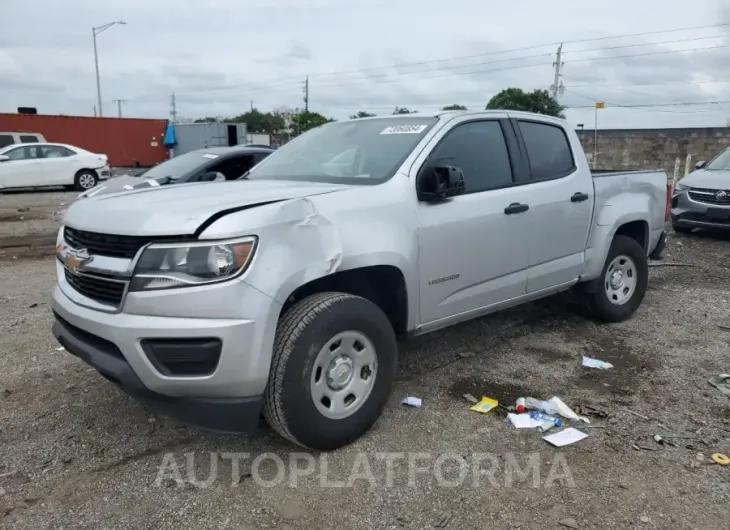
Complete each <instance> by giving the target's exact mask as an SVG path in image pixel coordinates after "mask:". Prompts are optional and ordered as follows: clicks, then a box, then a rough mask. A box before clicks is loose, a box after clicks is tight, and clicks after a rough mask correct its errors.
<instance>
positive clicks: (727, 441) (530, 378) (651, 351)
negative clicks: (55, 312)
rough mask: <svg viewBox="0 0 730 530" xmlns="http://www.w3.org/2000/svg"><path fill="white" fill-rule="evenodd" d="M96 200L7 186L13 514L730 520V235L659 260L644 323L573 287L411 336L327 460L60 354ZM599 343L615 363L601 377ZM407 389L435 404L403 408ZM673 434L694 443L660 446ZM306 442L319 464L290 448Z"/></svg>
mask: <svg viewBox="0 0 730 530" xmlns="http://www.w3.org/2000/svg"><path fill="white" fill-rule="evenodd" d="M74 196H75V194H69V193H24V194H11V195H8V194H6V195H0V278H2V281H0V329H1V330H2V332H1V333H0V525H3V526H7V527H14V528H29V529H42V528H62V527H63V528H69V527H73V528H125V529H126V528H176V529H177V528H332V529H335V528H337V529H341V528H431V527H434V526H435V527H444V526H446V527H448V528H566V527H573V528H629V527H630V528H724V527H727V514H728V508H727V507H728V505H729V504H728V503H729V502H730V466H725V467H721V466H719V465H716V464H714V463H709V462H710V460H709V458H710V455H711V454H712V453H714V452H722V453H726V454H730V401H729V400H728V399H727V398H726V397H723V396H722V395H721V394H720V392H718V391H717V390H716V389H715V388H713V387H712V386H710V385H709V384H708V382H707V380H708V378H709V377H711V376H712V375H715V374H719V373H721V372H730V354H728V343H729V342H730V332H728V331H727V330H723V329H721V328H720V327H718V326H720V325H725V326H728V325H730V281H729V280H728V278H730V259H729V258H730V241H729V240H728V239H722V238H719V239H718V238H714V237H709V236H698V235H694V236H690V237H687V236H684V237H681V236H675V237H673V239H672V240H671V248H670V250H669V256H668V258H667V260H666V261H667V262H669V263H682V264H685V265H689V266H681V267H669V266H664V267H655V268H652V276H651V281H650V288H649V292H648V294H647V297H646V300H645V303H644V304H643V306H642V307H641V309H640V310H639V312H638V314H637V315H636V317H635V318H634V319H632V320H631V321H629V322H626V323H622V324H618V325H610V326H608V325H597V324H595V323H593V322H590V321H588V320H586V319H585V318H584V317H583V316H581V315H580V314H579V312H578V311H577V310H576V309H574V308H573V306H572V305H571V303H570V299H569V298H568V297H565V298H561V299H554V300H549V301H543V302H540V303H536V304H533V305H530V306H528V307H525V308H520V309H518V310H513V311H508V312H506V313H502V314H499V315H495V316H492V317H488V318H483V319H480V320H477V321H474V322H470V323H467V324H464V325H460V326H457V327H455V328H452V329H449V330H447V331H444V332H439V333H435V334H432V335H429V336H426V337H422V338H419V339H417V340H414V341H412V342H410V343H407V344H405V345H404V346H403V348H402V356H401V361H400V367H399V380H398V383H397V384H396V386H395V388H394V392H393V396H392V400H391V402H390V404H389V406H388V407H387V410H386V411H385V414H384V416H383V418H382V419H381V421H380V422H379V423H378V424H377V425H376V427H375V429H374V430H373V431H372V432H371V433H370V434H368V435H367V436H365V437H364V438H363V439H361V440H360V441H358V442H357V443H355V444H354V445H352V446H350V447H348V448H346V449H343V450H340V451H336V452H334V453H331V454H327V455H314V460H312V461H309V460H307V459H306V455H302V454H300V453H298V451H299V449H298V448H295V447H292V446H291V445H288V444H286V443H284V442H283V441H282V440H280V439H279V438H278V437H276V436H275V435H274V434H272V433H271V432H270V431H269V430H267V429H266V428H265V427H262V428H261V429H260V432H258V433H257V434H256V435H254V436H253V437H251V438H250V439H248V438H244V437H236V436H225V435H216V434H210V433H207V432H203V431H199V430H196V429H192V428H188V427H181V426H179V425H176V424H175V423H173V422H172V421H169V420H167V419H166V418H164V417H160V416H158V415H156V414H154V413H153V412H151V411H149V410H147V409H145V408H143V407H142V406H141V405H139V404H137V403H136V402H134V401H133V400H132V399H130V398H128V397H127V396H125V395H124V394H123V393H121V392H120V391H119V390H117V389H116V388H114V387H113V386H112V385H111V384H110V383H108V382H107V381H106V380H104V379H103V378H102V377H100V376H99V375H97V374H96V372H94V371H93V370H90V369H89V368H87V366H86V365H84V364H83V363H82V362H81V361H79V360H77V359H75V358H74V357H72V356H70V355H69V354H68V353H66V352H63V351H57V344H55V343H54V340H53V337H52V335H51V333H50V327H51V320H52V317H51V314H50V309H49V304H48V296H49V292H50V289H51V286H52V284H53V281H54V270H53V258H52V254H53V246H54V242H55V230H56V229H57V226H58V223H59V218H60V214H58V213H57V212H61V211H62V210H63V209H65V208H66V207H67V205H68V204H69V203H70V202H71V200H72V199H73V197H74ZM21 217H22V219H21ZM582 354H587V355H590V356H594V357H597V358H600V359H603V360H605V361H608V362H611V363H613V364H614V368H613V369H612V370H607V371H599V370H592V369H587V368H582V367H581V365H580V364H581V363H580V359H581V355H582ZM464 393H470V394H473V395H476V396H480V395H482V394H484V395H489V396H492V397H495V398H498V399H499V400H500V401H501V402H504V403H509V404H511V403H513V401H514V399H515V398H516V397H518V396H525V395H529V396H535V397H543V398H548V397H550V396H553V395H558V396H560V397H562V399H563V400H564V401H566V402H567V403H568V404H570V405H571V406H578V405H582V406H583V407H585V408H584V411H585V412H586V413H590V414H591V416H590V418H591V420H592V423H591V426H592V427H593V428H586V429H585V432H586V433H588V435H589V436H588V438H586V439H584V440H582V441H580V442H578V443H576V444H575V445H572V446H568V447H563V448H560V449H557V448H554V447H552V446H550V445H549V444H547V443H546V442H544V441H543V440H542V439H541V437H540V435H539V434H538V433H536V432H531V431H528V430H523V431H518V430H516V429H514V428H513V427H512V426H511V425H510V424H508V423H506V422H505V413H504V411H503V410H501V409H498V410H494V411H492V412H490V413H488V414H487V415H481V414H477V413H474V412H471V411H469V410H468V408H467V403H466V401H465V400H464V398H463V397H462V395H463V394H464ZM405 396H419V397H421V398H423V406H422V407H421V408H409V407H405V406H401V405H400V404H399V403H400V400H401V399H402V398H403V397H405ZM588 407H593V409H590V408H588ZM597 411H598V412H597ZM629 411H632V412H633V413H631V412H629ZM634 413H635V414H634ZM639 415H641V416H644V417H645V418H642V417H641V416H639ZM668 431H671V432H674V433H681V434H683V435H685V436H692V437H693V438H678V439H676V440H677V443H678V445H679V447H672V446H667V445H662V444H660V443H657V442H656V441H655V440H654V439H653V436H654V435H655V434H658V433H663V432H668ZM233 452H241V453H248V454H249V455H250V458H248V459H247V460H242V461H241V463H240V468H239V471H238V472H235V470H234V469H233V466H232V465H231V459H230V458H228V457H225V456H222V457H221V453H233ZM211 453H218V455H219V456H217V457H216V458H215V459H214V460H212V461H211V459H210V454H211ZM264 453H273V455H268V456H264V457H260V458H259V459H258V460H254V457H256V456H257V455H262V454H264ZM386 453H394V455H391V456H390V457H388V456H385V454H386ZM415 453H425V454H423V455H415V456H414V454H415ZM186 454H191V460H189V461H188V459H187V458H188V457H187V456H186ZM292 454H293V455H294V456H295V457H296V460H295V463H297V465H298V468H299V469H301V470H309V472H311V473H310V474H308V475H307V476H297V475H296V474H295V473H293V472H292V470H291V469H288V468H286V466H285V465H284V464H283V463H282V462H281V461H278V460H276V458H281V459H282V461H283V462H284V463H288V462H290V455H292ZM444 455H445V456H444ZM388 458H390V459H391V460H390V461H391V462H393V463H392V464H388V461H389V460H388ZM277 462H278V463H277ZM479 462H482V463H481V467H478V464H479ZM163 463H165V464H166V465H170V464H176V465H178V466H179V468H178V469H179V471H180V473H181V476H182V478H183V479H184V480H185V481H186V483H185V484H183V485H178V484H177V483H176V482H175V481H174V480H173V479H172V478H171V477H173V476H174V474H172V471H171V470H172V467H165V470H166V471H165V473H163V474H159V473H160V469H161V466H162V464H163ZM307 465H311V466H312V467H310V468H307V467H306V466H307ZM533 465H536V467H531V466H533ZM416 467H422V468H424V469H425V470H424V471H421V472H418V473H415V470H416ZM353 468H354V469H353ZM479 469H481V470H482V471H490V472H491V475H489V474H487V475H484V474H479ZM515 469H517V470H518V471H521V472H522V474H520V473H514V471H515ZM211 470H217V473H216V474H211ZM460 470H461V473H462V474H461V475H460V474H459V471H460ZM463 470H466V478H464V474H463V473H464V471H463ZM353 471H354V472H356V473H359V477H360V478H359V479H358V476H354V477H353V475H352V473H353ZM538 471H539V475H537V473H536V472H538ZM193 473H195V475H193ZM277 473H281V474H277ZM232 475H235V476H233V477H232ZM158 476H159V477H160V479H161V480H157V479H158ZM536 476H537V480H536ZM188 477H190V478H194V477H197V481H195V480H193V481H189V480H188ZM209 477H210V478H211V479H210V480H209V481H208V483H205V482H204V481H205V479H206V478H209ZM353 478H354V479H357V480H353ZM232 479H233V480H232ZM348 480H349V483H348ZM337 481H342V484H341V485H342V486H343V487H334V485H336V483H337ZM444 481H447V482H448V483H447V484H444ZM193 482H194V483H193Z"/></svg>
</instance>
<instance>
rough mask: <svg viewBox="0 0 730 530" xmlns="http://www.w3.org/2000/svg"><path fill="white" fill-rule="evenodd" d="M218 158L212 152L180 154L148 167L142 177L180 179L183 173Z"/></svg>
mask: <svg viewBox="0 0 730 530" xmlns="http://www.w3.org/2000/svg"><path fill="white" fill-rule="evenodd" d="M216 158H218V155H214V154H211V153H201V152H196V151H191V152H190V153H185V154H184V155H179V156H176V157H174V158H171V159H170V160H166V161H164V162H163V163H162V164H160V165H158V166H155V167H153V168H150V169H148V170H147V171H145V172H144V173H142V174H141V175H140V177H142V178H147V179H157V178H161V177H172V178H174V179H178V178H180V177H182V176H183V175H185V174H187V173H189V172H190V171H194V170H196V169H198V168H199V167H202V166H204V165H205V164H207V163H208V162H211V161H212V160H214V159H216Z"/></svg>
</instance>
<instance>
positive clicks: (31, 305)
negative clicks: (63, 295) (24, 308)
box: [28, 303, 38, 309]
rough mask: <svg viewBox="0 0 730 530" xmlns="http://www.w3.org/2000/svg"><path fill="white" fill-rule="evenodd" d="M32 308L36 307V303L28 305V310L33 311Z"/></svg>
mask: <svg viewBox="0 0 730 530" xmlns="http://www.w3.org/2000/svg"><path fill="white" fill-rule="evenodd" d="M34 307H38V304H37V303H35V304H30V305H29V306H28V309H33V308H34Z"/></svg>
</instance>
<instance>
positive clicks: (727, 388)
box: [709, 374, 730, 397]
mask: <svg viewBox="0 0 730 530" xmlns="http://www.w3.org/2000/svg"><path fill="white" fill-rule="evenodd" d="M709 383H710V384H711V385H712V386H714V387H715V388H717V389H718V390H719V391H720V392H721V393H722V394H723V395H725V396H727V397H730V374H720V375H715V376H713V377H711V378H710V380H709Z"/></svg>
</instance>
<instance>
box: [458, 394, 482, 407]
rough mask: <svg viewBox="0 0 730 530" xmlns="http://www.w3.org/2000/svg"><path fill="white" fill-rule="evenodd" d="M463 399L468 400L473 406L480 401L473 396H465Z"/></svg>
mask: <svg viewBox="0 0 730 530" xmlns="http://www.w3.org/2000/svg"><path fill="white" fill-rule="evenodd" d="M461 397H463V398H464V399H465V400H467V401H468V402H469V403H471V404H472V405H474V404H476V403H479V400H478V399H477V398H475V397H474V396H472V395H471V394H463V395H462V396H461Z"/></svg>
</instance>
